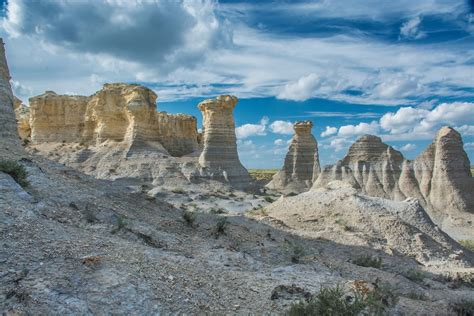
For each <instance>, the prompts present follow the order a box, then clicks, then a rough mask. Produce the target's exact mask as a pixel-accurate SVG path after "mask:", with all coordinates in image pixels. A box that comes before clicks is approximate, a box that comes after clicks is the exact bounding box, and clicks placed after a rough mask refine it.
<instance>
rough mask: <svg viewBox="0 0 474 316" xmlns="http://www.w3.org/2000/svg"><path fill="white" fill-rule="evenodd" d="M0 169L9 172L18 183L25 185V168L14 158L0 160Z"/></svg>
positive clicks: (26, 184)
mask: <svg viewBox="0 0 474 316" xmlns="http://www.w3.org/2000/svg"><path fill="white" fill-rule="evenodd" d="M0 171H2V172H5V173H6V174H9V175H10V176H11V177H12V178H13V179H14V180H15V181H16V182H17V183H18V184H19V185H21V186H22V187H26V186H28V185H29V182H28V180H27V177H28V173H27V172H26V170H25V168H24V167H23V166H22V165H20V164H19V163H18V162H17V161H15V160H0Z"/></svg>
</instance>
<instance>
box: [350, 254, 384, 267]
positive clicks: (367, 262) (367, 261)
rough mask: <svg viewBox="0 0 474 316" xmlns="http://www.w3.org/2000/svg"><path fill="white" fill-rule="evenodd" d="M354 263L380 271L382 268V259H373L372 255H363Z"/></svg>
mask: <svg viewBox="0 0 474 316" xmlns="http://www.w3.org/2000/svg"><path fill="white" fill-rule="evenodd" d="M352 263H353V264H356V265H358V266H361V267H372V268H376V269H380V268H381V267H382V258H380V257H372V256H371V255H362V256H359V257H357V258H355V259H354V260H352Z"/></svg>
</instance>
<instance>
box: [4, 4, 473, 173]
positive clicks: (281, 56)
mask: <svg viewBox="0 0 474 316" xmlns="http://www.w3.org/2000/svg"><path fill="white" fill-rule="evenodd" d="M0 36H1V37H3V38H4V41H5V43H6V47H7V54H8V56H7V57H8V60H9V64H10V68H11V69H10V70H11V74H12V77H13V82H12V83H13V88H14V92H15V94H16V95H17V96H19V97H20V98H21V99H23V100H24V101H25V102H27V100H28V97H31V96H33V95H37V94H40V93H42V92H43V91H44V90H54V91H56V92H58V93H68V94H83V95H89V94H92V93H93V92H95V91H96V90H98V89H100V87H101V85H102V84H103V83H105V82H130V83H140V84H143V85H145V86H148V87H150V88H151V89H153V90H154V91H155V92H157V94H158V109H159V110H163V111H168V112H171V113H178V112H184V113H189V114H193V115H195V116H196V117H197V118H198V120H199V124H200V122H201V115H200V113H199V111H198V110H197V109H196V105H197V103H198V102H199V101H201V100H202V99H204V98H208V97H214V96H216V95H218V94H234V95H236V96H237V97H239V99H240V101H239V104H238V105H237V108H236V110H235V120H236V125H237V135H238V138H239V141H238V143H239V152H240V156H241V160H242V162H243V163H244V164H245V165H246V166H247V167H257V168H275V167H280V166H281V164H282V160H283V158H284V155H285V153H286V150H287V142H288V140H290V139H291V136H292V135H291V133H292V131H291V123H292V122H294V121H296V120H312V121H313V123H314V128H313V133H314V135H315V136H316V138H317V140H318V143H319V152H320V156H321V160H322V163H323V164H328V163H333V162H335V161H336V159H339V158H341V157H342V156H343V155H344V154H345V152H346V151H347V148H348V146H349V145H350V144H351V143H352V142H353V141H354V140H355V139H356V138H357V137H359V136H360V135H362V134H365V133H371V134H376V135H379V136H381V137H382V139H383V140H384V141H386V142H387V143H389V144H391V145H393V146H395V147H396V148H397V149H399V150H401V151H402V152H403V154H404V155H405V156H406V157H408V158H410V159H411V158H414V157H416V155H417V154H419V153H420V152H421V151H422V150H424V148H426V146H427V145H428V144H429V143H430V142H431V140H432V139H433V137H434V135H435V133H436V130H437V129H438V128H440V127H441V126H443V125H451V126H453V127H455V128H457V129H458V130H459V131H460V132H461V134H462V135H463V139H464V142H465V150H466V151H467V152H468V155H469V157H470V159H471V161H474V1H451V0H423V1H413V0H410V1H408V0H399V1H380V0H367V1H349V0H338V1H329V0H314V1H309V0H304V1H303V0H301V1H283V0H281V1H237V0H232V1H230V0H227V1H225V0H221V1H212V0H202V1H190V0H183V1H178V0H162V1H156V2H153V1H147V2H145V3H143V2H141V3H135V2H134V1H113V0H111V1H107V2H101V1H62V0H58V1H54V2H53V1H20V0H17V1H9V2H8V3H6V2H4V3H3V21H2V24H1V26H0Z"/></svg>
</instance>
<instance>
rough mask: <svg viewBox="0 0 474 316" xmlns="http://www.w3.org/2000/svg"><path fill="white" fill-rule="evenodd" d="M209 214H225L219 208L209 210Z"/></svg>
mask: <svg viewBox="0 0 474 316" xmlns="http://www.w3.org/2000/svg"><path fill="white" fill-rule="evenodd" d="M209 213H211V214H226V213H227V212H226V211H225V210H223V209H221V208H211V209H210V210H209Z"/></svg>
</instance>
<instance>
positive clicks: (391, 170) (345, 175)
mask: <svg viewBox="0 0 474 316" xmlns="http://www.w3.org/2000/svg"><path fill="white" fill-rule="evenodd" d="M403 160H404V158H403V155H402V154H401V153H400V152H399V151H397V150H395V149H393V148H392V147H391V146H388V145H386V144H384V143H382V140H381V139H380V138H379V137H377V136H372V135H365V136H362V137H360V138H359V139H358V140H357V141H356V142H355V143H354V144H352V146H351V147H350V148H349V152H348V153H347V155H346V156H345V157H344V158H343V159H342V160H341V161H339V162H338V163H336V164H335V165H334V166H328V167H325V168H324V170H323V171H322V172H321V175H320V176H319V177H318V179H317V180H316V181H315V184H314V185H315V187H323V186H325V185H326V184H327V183H329V182H331V181H333V180H342V181H345V182H347V183H350V184H352V185H353V186H354V187H355V188H358V189H360V190H361V191H362V192H363V193H364V194H367V195H371V196H378V197H383V198H387V199H395V200H403V199H404V198H405V196H404V195H403V194H402V193H401V192H400V189H399V188H398V183H397V182H398V178H399V177H400V173H401V167H402V163H403Z"/></svg>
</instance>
